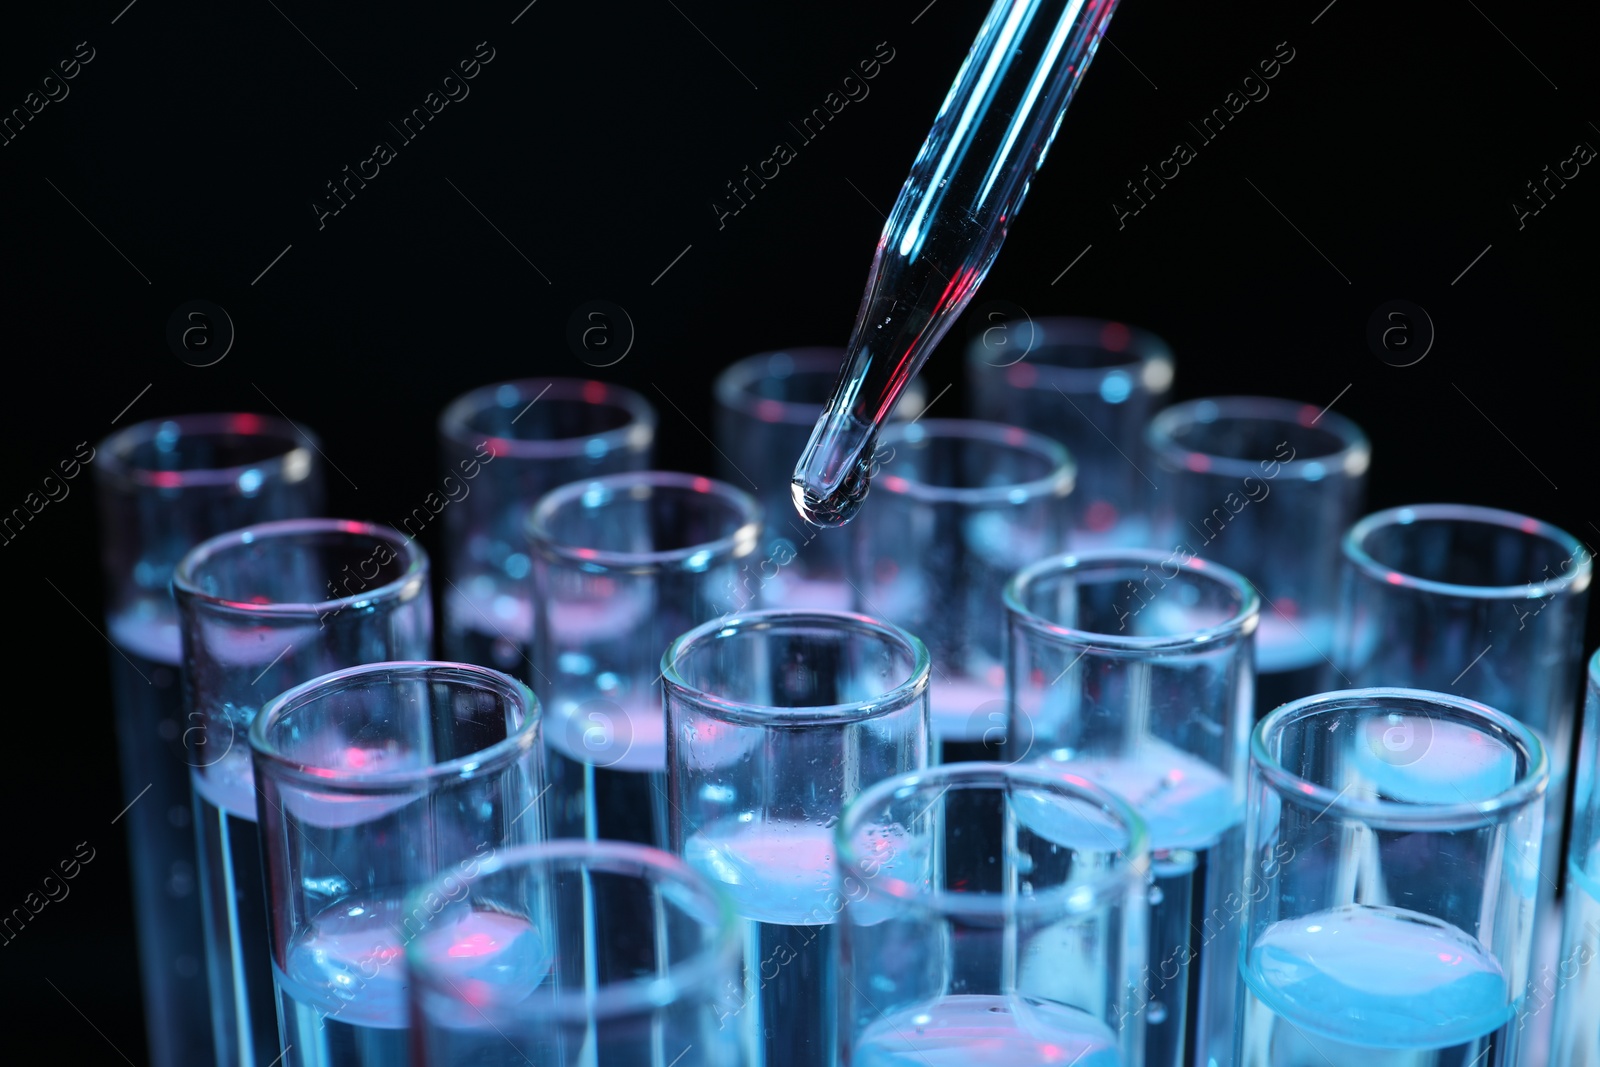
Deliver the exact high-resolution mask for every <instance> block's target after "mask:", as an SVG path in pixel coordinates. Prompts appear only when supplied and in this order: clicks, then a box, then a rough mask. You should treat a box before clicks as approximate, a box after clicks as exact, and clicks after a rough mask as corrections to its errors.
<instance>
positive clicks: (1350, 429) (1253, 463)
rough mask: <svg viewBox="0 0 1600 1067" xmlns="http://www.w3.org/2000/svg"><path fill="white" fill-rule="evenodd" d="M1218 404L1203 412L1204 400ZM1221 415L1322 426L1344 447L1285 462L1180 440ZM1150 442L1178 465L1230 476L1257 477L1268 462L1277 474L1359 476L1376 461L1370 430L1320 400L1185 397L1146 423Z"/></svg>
mask: <svg viewBox="0 0 1600 1067" xmlns="http://www.w3.org/2000/svg"><path fill="white" fill-rule="evenodd" d="M1206 404H1209V405H1211V406H1212V407H1213V408H1215V409H1216V414H1215V416H1214V417H1212V418H1210V419H1201V418H1199V417H1198V415H1199V413H1200V412H1201V410H1202V405H1206ZM1220 419H1256V420H1260V421H1264V422H1278V423H1285V424H1293V425H1294V426H1296V427H1299V428H1300V429H1319V430H1323V431H1325V432H1327V433H1328V434H1330V435H1331V436H1333V437H1334V438H1336V439H1337V440H1338V441H1339V442H1340V446H1339V448H1337V449H1335V450H1334V451H1331V452H1325V453H1322V454H1320V455H1315V456H1303V457H1302V456H1300V455H1298V454H1296V456H1295V457H1294V458H1293V459H1291V460H1286V461H1280V460H1277V459H1276V457H1275V456H1258V457H1255V458H1252V459H1243V458H1240V457H1238V456H1223V455H1218V454H1215V453H1210V452H1201V451H1197V450H1196V449H1192V448H1189V447H1187V446H1185V445H1182V444H1180V443H1178V441H1177V439H1176V437H1175V432H1176V431H1177V430H1179V429H1180V428H1182V427H1186V426H1192V425H1194V424H1196V423H1212V422H1216V421H1218V420H1220ZM1145 444H1146V445H1147V446H1148V447H1149V448H1150V450H1151V452H1152V453H1154V454H1155V456H1156V458H1157V459H1158V460H1160V461H1161V462H1163V463H1164V464H1166V465H1167V466H1168V467H1170V468H1172V469H1174V470H1182V471H1190V472H1193V473H1199V474H1220V475H1226V476H1228V477H1235V478H1244V477H1258V476H1260V474H1261V464H1262V463H1263V462H1277V463H1278V465H1279V471H1278V473H1277V474H1276V475H1274V476H1273V477H1274V479H1276V478H1284V477H1286V478H1289V479H1291V480H1293V481H1298V482H1315V481H1320V480H1322V479H1324V478H1328V477H1331V476H1337V475H1341V474H1342V475H1344V476H1345V477H1349V478H1354V477H1358V476H1360V475H1362V474H1365V473H1366V471H1367V468H1368V467H1369V466H1370V465H1371V463H1372V444H1371V442H1370V441H1369V440H1368V439H1367V435H1366V433H1365V431H1363V430H1362V429H1361V427H1359V426H1357V425H1356V424H1355V423H1354V422H1353V421H1351V420H1350V419H1347V418H1345V417H1344V416H1343V415H1340V414H1339V413H1338V412H1336V411H1328V410H1327V409H1322V410H1320V411H1319V410H1318V409H1317V406H1316V405H1315V404H1306V403H1302V402H1300V401H1298V400H1285V399H1282V398H1281V397H1269V396H1208V397H1199V398H1197V399H1195V400H1185V401H1183V402H1182V403H1179V404H1173V405H1172V406H1171V407H1168V408H1164V409H1163V410H1162V411H1160V412H1158V413H1157V414H1156V415H1155V416H1153V417H1152V418H1151V419H1150V422H1149V424H1148V425H1146V426H1145Z"/></svg>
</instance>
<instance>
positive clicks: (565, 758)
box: [530, 471, 761, 848]
mask: <svg viewBox="0 0 1600 1067" xmlns="http://www.w3.org/2000/svg"><path fill="white" fill-rule="evenodd" d="M530 532H531V535H532V540H533V547H532V552H533V566H534V583H533V588H534V605H535V609H536V611H535V614H536V617H537V620H538V630H537V634H538V636H537V640H536V643H535V655H534V663H535V666H536V668H537V670H536V672H535V680H534V690H535V692H537V693H538V694H539V699H540V701H541V702H542V703H543V704H544V706H545V708H546V709H547V710H546V716H547V719H548V725H547V726H546V729H545V740H546V743H547V745H548V746H549V750H550V751H549V770H550V793H551V795H550V810H551V832H552V835H553V836H555V837H581V838H588V839H590V840H597V839H606V840H613V841H633V842H637V843H639V844H644V845H654V846H656V847H658V848H660V847H663V846H665V844H666V823H667V814H666V794H665V790H666V772H667V738H666V725H665V718H664V715H663V712H662V709H661V684H660V683H661V654H662V653H663V652H665V651H666V648H667V645H669V644H670V643H671V642H672V639H673V638H675V637H677V636H678V635H679V634H681V633H683V632H684V631H685V630H689V629H692V628H693V627H695V626H698V625H699V624H700V623H703V622H705V621H707V620H709V619H716V618H722V617H726V616H729V615H731V614H733V613H734V612H735V611H737V610H738V609H739V608H740V607H743V606H745V605H747V604H748V603H750V600H749V599H748V598H750V597H753V596H756V595H759V593H760V589H759V587H753V588H751V589H750V590H748V591H747V590H745V589H744V588H743V586H742V585H741V583H740V581H739V578H740V575H741V571H742V569H743V568H744V567H746V566H747V565H748V564H749V563H750V562H751V561H752V560H754V558H755V555H756V549H757V546H758V545H759V544H760V537H761V508H760V505H759V504H757V503H756V501H755V499H754V498H753V497H751V496H750V495H749V494H748V493H744V492H741V491H740V490H738V489H735V488H734V487H733V486H731V485H726V484H724V483H722V482H717V481H713V480H712V479H710V478H704V477H701V476H699V475H694V474H676V473H671V472H665V471H642V472H639V473H636V474H618V475H611V476H609V477H606V478H600V479H595V480H593V481H588V482H579V483H575V484H572V485H567V486H563V487H561V488H560V489H558V490H556V491H555V492H553V493H551V494H549V495H548V496H546V497H545V498H544V499H543V500H541V501H540V502H539V505H538V507H537V508H535V510H534V513H533V516H532V519H531V521H530Z"/></svg>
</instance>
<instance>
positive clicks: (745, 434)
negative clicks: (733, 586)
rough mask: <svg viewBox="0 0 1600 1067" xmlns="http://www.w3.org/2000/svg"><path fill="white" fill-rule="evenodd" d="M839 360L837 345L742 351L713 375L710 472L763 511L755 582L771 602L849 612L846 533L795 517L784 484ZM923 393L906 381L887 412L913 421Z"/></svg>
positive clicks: (828, 392)
mask: <svg viewBox="0 0 1600 1067" xmlns="http://www.w3.org/2000/svg"><path fill="white" fill-rule="evenodd" d="M843 365H844V349H842V348H820V347H819V348H789V349H785V350H783V351H779V352H762V353H760V354H758V355H754V356H749V357H747V358H745V359H741V360H740V361H739V362H737V363H735V364H733V365H732V366H731V367H729V368H728V369H727V370H725V371H723V372H722V373H721V374H719V375H717V381H716V400H717V407H716V452H717V476H718V477H719V478H721V479H722V480H723V481H725V482H728V483H730V484H732V485H739V486H745V487H747V488H749V490H750V492H751V493H753V494H754V495H755V496H756V498H757V499H758V500H760V501H761V507H762V510H763V511H764V512H765V513H766V516H767V523H768V527H769V528H768V530H767V533H766V539H765V544H764V546H763V551H762V559H761V562H760V563H759V564H758V565H756V567H755V568H754V572H755V573H754V580H755V581H756V582H759V583H760V584H761V586H762V595H761V602H762V603H763V604H765V605H767V606H768V607H775V608H820V609H823V610H843V611H847V610H849V608H850V606H851V603H852V596H851V592H850V586H849V585H848V584H847V582H846V580H845V578H846V559H847V557H848V556H849V554H850V535H849V534H847V533H845V532H844V531H841V530H833V529H827V528H824V527H821V526H813V525H811V524H810V523H808V522H806V521H804V520H803V519H801V518H800V516H799V514H798V513H797V512H796V511H795V508H794V500H793V497H792V496H791V494H790V488H789V478H790V476H791V474H792V473H793V472H794V458H795V457H796V456H798V455H799V454H800V452H801V450H803V449H804V448H805V446H806V441H807V440H808V439H809V438H810V436H811V428H812V427H813V426H815V425H816V422H817V417H818V416H819V415H821V414H822V406H823V404H825V403H826V402H827V401H828V398H829V397H830V396H832V394H833V387H834V385H835V384H836V383H837V382H838V380H839V369H840V368H841V367H842V366H843ZM925 399H926V393H925V391H924V389H923V387H922V382H921V381H920V380H918V381H913V382H911V383H910V384H909V385H907V386H906V388H905V392H903V393H901V394H900V401H899V404H898V406H897V407H896V408H895V414H894V417H895V418H914V417H916V416H917V415H918V414H920V413H921V411H922V407H923V402H924V400H925Z"/></svg>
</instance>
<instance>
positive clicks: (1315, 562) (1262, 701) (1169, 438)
mask: <svg viewBox="0 0 1600 1067" xmlns="http://www.w3.org/2000/svg"><path fill="white" fill-rule="evenodd" d="M1145 437H1146V440H1147V442H1148V444H1149V445H1150V448H1151V451H1152V452H1153V453H1154V455H1155V469H1154V470H1153V471H1152V472H1151V473H1152V477H1154V478H1155V480H1156V482H1157V484H1158V485H1159V487H1160V488H1159V491H1158V492H1156V494H1155V499H1156V504H1157V506H1156V526H1157V531H1158V537H1159V538H1160V539H1159V541H1158V542H1157V543H1158V545H1159V546H1160V547H1161V548H1163V549H1167V548H1168V547H1169V546H1171V548H1170V550H1171V551H1172V552H1173V553H1175V554H1176V555H1177V557H1178V558H1180V559H1188V558H1193V557H1198V558H1200V559H1205V560H1213V561H1215V562H1217V563H1220V564H1222V565H1223V566H1225V567H1231V568H1232V569H1234V570H1236V571H1238V572H1239V573H1240V574H1243V575H1244V576H1245V577H1246V578H1248V579H1250V582H1251V584H1253V585H1254V586H1255V587H1256V591H1257V592H1258V593H1259V594H1260V596H1261V602H1262V611H1261V628H1260V631H1259V632H1258V634H1257V635H1256V715H1257V716H1258V717H1259V716H1261V715H1265V714H1266V713H1267V712H1268V711H1271V710H1272V709H1273V708H1275V707H1277V706H1278V705H1280V704H1282V703H1284V702H1285V701H1289V700H1294V699H1297V698H1299V697H1303V696H1309V695H1311V694H1313V693H1318V692H1321V691H1323V690H1324V689H1327V688H1328V686H1329V684H1330V683H1329V681H1328V678H1329V677H1330V676H1331V675H1330V668H1331V659H1330V656H1331V654H1332V651H1333V647H1332V646H1333V629H1334V616H1335V613H1336V612H1337V610H1338V601H1339V592H1338V590H1339V538H1340V537H1341V536H1342V535H1343V533H1344V531H1345V529H1346V528H1348V527H1349V525H1350V523H1352V522H1353V521H1355V517H1356V516H1357V515H1358V514H1359V513H1360V509H1361V500H1362V495H1363V493H1364V492H1365V486H1366V473H1367V467H1368V465H1369V464H1370V462H1371V457H1372V450H1371V448H1370V446H1369V445H1368V444H1367V438H1366V435H1365V434H1363V433H1362V432H1361V429H1360V428H1359V427H1358V426H1356V424H1355V423H1353V422H1351V421H1350V420H1349V419H1346V418H1345V417H1344V416H1342V415H1339V414H1338V413H1337V412H1333V411H1328V410H1326V409H1321V410H1319V409H1318V408H1317V407H1316V406H1315V405H1313V404H1298V403H1295V402H1294V401H1290V400H1273V399H1267V398H1263V397H1242V396H1232V397H1214V398H1211V399H1207V400H1191V401H1189V402H1187V403H1184V404H1176V405H1174V406H1172V407H1170V408H1167V409H1166V410H1165V411H1163V412H1161V414H1159V415H1157V416H1156V417H1155V418H1154V419H1152V420H1151V422H1150V425H1149V426H1148V427H1147V428H1146V432H1145Z"/></svg>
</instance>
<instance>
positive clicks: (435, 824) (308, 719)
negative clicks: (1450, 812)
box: [250, 662, 544, 1067]
mask: <svg viewBox="0 0 1600 1067" xmlns="http://www.w3.org/2000/svg"><path fill="white" fill-rule="evenodd" d="M250 750H251V753H252V756H253V761H254V767H255V776H256V782H257V785H258V797H257V809H258V813H259V819H260V826H261V845H262V850H263V854H264V857H263V859H264V863H265V868H266V884H267V899H268V901H269V903H270V909H269V916H270V920H271V921H270V922H269V923H268V926H269V930H268V932H269V933H270V935H271V942H270V943H271V954H272V970H273V978H274V980H275V982H276V985H277V995H278V1018H279V1020H280V1022H281V1025H282V1057H283V1058H282V1060H281V1062H282V1064H283V1065H284V1067H371V1065H377V1064H383V1065H384V1067H404V1065H405V1064H407V1063H409V1062H410V1055H409V1048H410V1044H411V1042H410V1033H409V1024H410V1013H409V1008H408V1006H407V987H408V982H407V977H406V969H405V965H404V963H403V962H402V961H403V957H404V955H405V952H406V948H407V946H408V945H409V944H410V943H412V942H413V941H414V940H415V939H416V937H417V935H418V934H420V933H423V932H424V930H425V929H426V928H427V927H428V926H429V925H430V924H429V922H428V920H429V918H430V915H429V911H428V910H427V909H426V907H424V908H423V909H422V910H421V911H419V910H418V909H417V908H416V907H413V906H411V905H410V904H408V902H407V898H408V896H409V895H410V893H411V892H412V891H413V890H414V889H415V888H416V887H418V886H420V885H422V884H424V883H426V882H428V881H429V880H431V879H433V878H435V877H437V876H439V875H442V874H446V873H448V874H450V875H452V876H456V877H458V878H470V877H472V876H473V875H474V874H475V873H477V872H478V871H479V870H481V869H482V867H483V865H484V864H485V863H486V862H487V861H489V860H490V859H491V858H492V857H493V856H494V855H495V854H496V853H497V852H498V851H500V850H501V849H503V848H505V847H507V846H512V845H519V844H529V843H534V842H538V841H541V840H543V838H544V828H543V825H542V818H543V817H542V815H541V814H540V811H539V809H538V806H537V805H538V801H539V797H540V794H541V793H542V792H543V785H542V781H541V779H542V778H543V775H542V771H541V765H542V758H541V754H540V746H539V705H538V703H537V702H536V701H535V700H534V697H533V694H532V693H531V692H529V690H528V687H527V686H525V685H523V684H522V683H521V682H518V681H517V680H516V679H514V678H511V677H509V676H507V675H504V674H501V673H499V672H498V671H491V670H488V669H487V668H484V667H477V666H472V665H469V664H464V663H431V662H409V663H398V662H396V663H372V664H366V665H364V666H359V667H352V668H349V669H347V670H342V671H335V672H333V673H331V674H325V675H323V676H322V677H320V678H314V679H312V680H311V681H309V682H306V683H304V684H302V685H298V686H295V687H294V688H293V689H290V690H288V691H287V692H285V693H282V694H280V695H278V696H276V697H274V698H273V699H272V700H271V701H269V702H268V703H267V705H266V706H265V707H263V708H262V709H261V714H260V715H258V716H257V717H256V720H255V722H254V724H253V725H252V726H251V728H250ZM515 932H517V931H515V930H514V929H513V926H512V923H511V922H509V921H505V922H501V923H498V924H496V923H494V922H492V921H491V922H487V923H485V924H483V925H482V926H481V927H480V928H479V930H478V934H479V937H478V939H476V940H474V941H472V942H471V944H470V946H469V947H468V950H469V951H473V952H476V954H477V955H476V956H475V957H474V958H473V963H475V964H477V965H478V966H480V967H483V968H484V969H485V970H488V969H490V968H492V967H493V964H494V962H495V953H496V951H497V950H501V951H505V950H508V949H509V946H507V945H504V944H503V943H502V942H500V941H499V940H498V938H499V937H501V936H505V935H508V934H513V933H515ZM513 958H515V957H513ZM463 977H465V976H463ZM260 1062H261V1063H266V1062H268V1061H260Z"/></svg>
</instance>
